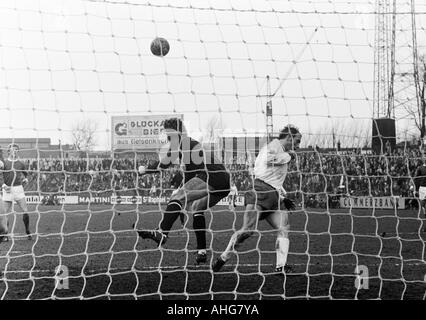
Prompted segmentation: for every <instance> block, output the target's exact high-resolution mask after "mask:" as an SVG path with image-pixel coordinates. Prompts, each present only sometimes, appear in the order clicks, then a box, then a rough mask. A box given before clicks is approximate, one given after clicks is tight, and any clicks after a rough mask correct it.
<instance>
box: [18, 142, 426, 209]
mask: <svg viewBox="0 0 426 320" xmlns="http://www.w3.org/2000/svg"><path fill="white" fill-rule="evenodd" d="M156 157H157V155H156V154H152V153H149V154H137V155H133V156H129V157H120V158H109V159H99V158H91V159H38V160H37V159H32V160H30V159H27V160H24V161H25V163H26V165H27V168H28V173H29V180H30V183H29V185H28V187H27V190H33V191H41V192H66V193H84V192H86V193H87V192H90V193H107V194H111V193H116V194H123V195H160V194H161V193H163V194H167V193H170V192H171V191H172V189H173V187H174V186H172V185H171V181H172V180H173V177H174V176H175V175H177V174H179V172H180V171H179V167H176V166H174V167H172V168H171V169H169V170H164V171H163V172H161V173H156V174H152V175H143V176H139V175H138V174H137V168H138V166H139V165H141V164H144V165H147V164H149V163H150V162H151V161H154V160H155V159H156ZM295 158H296V159H295V160H296V161H293V162H291V165H290V167H289V172H288V175H287V179H286V181H285V186H284V187H285V189H286V190H287V191H288V192H291V193H295V194H297V196H298V197H303V199H304V201H305V202H315V203H317V204H318V203H319V205H322V204H323V203H324V202H325V201H327V200H326V199H327V196H326V195H334V194H337V193H338V192H340V193H343V194H347V195H353V196H374V197H377V196H390V195H392V196H405V197H406V196H410V185H411V184H412V178H413V176H414V173H415V170H416V169H417V167H418V166H419V165H420V163H421V153H420V151H419V150H397V151H395V152H393V153H392V154H386V155H373V154H369V153H367V152H360V151H350V152H336V151H331V152H330V151H328V152H321V151H318V150H315V151H300V152H298V153H297V154H296V156H295ZM226 165H227V168H228V170H229V171H230V172H231V179H232V182H233V183H234V184H235V186H236V187H237V189H238V190H239V191H240V192H244V191H247V190H249V189H250V188H251V187H252V167H253V163H252V161H241V160H240V159H239V160H237V159H233V161H231V162H230V163H227V164H226ZM339 187H340V188H339ZM302 195H303V196H302Z"/></svg>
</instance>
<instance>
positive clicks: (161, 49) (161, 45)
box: [151, 38, 170, 57]
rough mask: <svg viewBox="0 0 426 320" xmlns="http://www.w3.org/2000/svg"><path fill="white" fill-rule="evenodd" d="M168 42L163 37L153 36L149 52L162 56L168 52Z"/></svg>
mask: <svg viewBox="0 0 426 320" xmlns="http://www.w3.org/2000/svg"><path fill="white" fill-rule="evenodd" d="M169 50H170V45H169V42H168V41H167V40H166V39H164V38H155V39H154V40H152V42H151V52H152V54H153V55H156V56H158V57H164V56H165V55H166V54H168V53H169Z"/></svg>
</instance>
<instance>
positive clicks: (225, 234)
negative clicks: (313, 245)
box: [9, 230, 426, 242]
mask: <svg viewBox="0 0 426 320" xmlns="http://www.w3.org/2000/svg"><path fill="white" fill-rule="evenodd" d="M190 231H191V232H192V230H190ZM93 232H96V233H101V232H102V233H103V232H104V233H110V231H92V232H87V233H86V232H85V231H81V232H78V231H77V232H76V233H85V234H86V236H77V235H75V234H66V233H65V234H63V235H57V234H49V233H38V234H34V237H37V236H40V237H41V238H45V239H49V238H59V239H61V238H70V239H77V240H81V239H84V240H87V238H88V237H90V238H91V239H110V238H113V237H114V236H115V238H117V239H122V238H124V239H134V238H136V235H123V233H125V232H134V231H133V230H120V231H118V233H116V234H114V233H110V234H109V235H100V234H96V233H93ZM179 232H180V233H184V232H183V231H179ZM189 233H190V232H189ZM231 233H232V232H231V231H215V233H214V234H213V236H212V238H222V237H229V235H230V234H231ZM261 234H262V237H276V236H275V234H273V233H272V231H261ZM420 234H421V233H420ZM290 235H292V232H290ZM293 235H299V236H300V235H306V234H305V233H303V232H293ZM307 235H309V236H325V235H326V234H325V233H321V234H319V233H307ZM329 235H331V236H350V235H349V234H348V233H343V234H341V233H336V234H333V233H330V234H329ZM398 235H399V236H403V235H419V232H400V233H398V234H396V233H387V234H386V236H385V237H382V236H380V235H379V234H376V233H364V234H353V235H351V236H352V237H372V236H374V237H377V238H381V239H389V238H395V237H397V236H398ZM425 237H426V234H425ZM169 238H187V234H171V235H170V236H169ZM418 239H419V240H422V238H418ZM401 240H406V239H401ZM408 240H416V239H408ZM10 241H27V242H30V241H29V240H27V238H26V236H18V237H16V238H14V237H13V238H11V240H9V242H10ZM35 241H36V240H35Z"/></svg>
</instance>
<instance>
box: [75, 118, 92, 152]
mask: <svg viewBox="0 0 426 320" xmlns="http://www.w3.org/2000/svg"><path fill="white" fill-rule="evenodd" d="M97 128H98V125H97V123H96V122H94V121H93V120H89V119H85V120H81V121H79V122H77V123H76V124H75V125H73V126H72V128H71V136H72V143H73V145H74V148H75V149H76V150H78V151H90V150H92V149H93V147H94V146H95V145H96V130H97Z"/></svg>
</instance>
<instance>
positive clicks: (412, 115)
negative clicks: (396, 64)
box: [400, 55, 426, 141]
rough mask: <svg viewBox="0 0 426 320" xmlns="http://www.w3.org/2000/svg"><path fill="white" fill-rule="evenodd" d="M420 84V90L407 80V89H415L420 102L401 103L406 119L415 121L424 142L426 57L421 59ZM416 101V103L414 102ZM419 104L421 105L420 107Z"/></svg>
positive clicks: (425, 131)
mask: <svg viewBox="0 0 426 320" xmlns="http://www.w3.org/2000/svg"><path fill="white" fill-rule="evenodd" d="M418 63H419V65H418V72H419V83H418V88H417V90H414V89H416V84H415V83H414V81H412V79H411V78H410V77H408V78H407V79H408V80H407V82H408V83H407V85H406V86H407V88H414V89H413V90H414V91H415V93H416V95H417V94H418V95H419V101H418V103H417V99H408V98H407V99H406V100H403V101H401V102H400V104H401V105H402V106H403V107H404V109H405V111H406V112H407V116H406V118H409V119H412V120H413V121H414V125H415V127H416V128H417V129H418V130H419V136H420V138H421V140H422V141H423V138H424V137H425V135H426V123H425V119H426V56H425V55H423V56H420V57H419V62H418ZM409 75H410V73H404V74H402V76H406V77H407V76H409ZM413 100H414V101H413ZM418 104H419V105H418Z"/></svg>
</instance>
